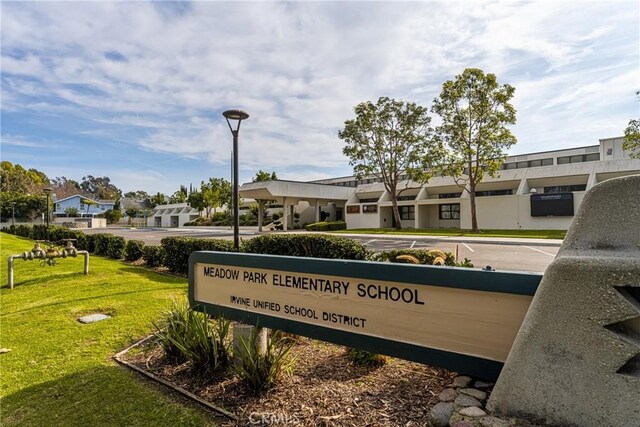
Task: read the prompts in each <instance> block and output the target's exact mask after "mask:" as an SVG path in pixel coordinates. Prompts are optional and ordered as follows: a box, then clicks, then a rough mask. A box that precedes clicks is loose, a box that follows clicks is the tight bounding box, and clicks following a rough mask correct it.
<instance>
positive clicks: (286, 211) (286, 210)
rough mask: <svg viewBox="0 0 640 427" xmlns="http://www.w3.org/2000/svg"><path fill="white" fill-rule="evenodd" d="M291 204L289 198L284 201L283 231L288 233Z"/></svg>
mask: <svg viewBox="0 0 640 427" xmlns="http://www.w3.org/2000/svg"><path fill="white" fill-rule="evenodd" d="M288 227H289V204H288V203H287V198H286V197H285V198H284V199H282V229H283V230H284V231H287V230H288V229H289V228H288Z"/></svg>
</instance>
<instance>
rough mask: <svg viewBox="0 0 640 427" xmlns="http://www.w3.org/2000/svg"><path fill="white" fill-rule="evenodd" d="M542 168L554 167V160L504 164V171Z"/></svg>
mask: <svg viewBox="0 0 640 427" xmlns="http://www.w3.org/2000/svg"><path fill="white" fill-rule="evenodd" d="M567 163H569V162H567ZM540 166H553V159H552V158H548V159H538V160H529V161H526V162H525V161H522V162H511V163H503V164H502V169H503V170H509V169H525V168H537V167H540Z"/></svg>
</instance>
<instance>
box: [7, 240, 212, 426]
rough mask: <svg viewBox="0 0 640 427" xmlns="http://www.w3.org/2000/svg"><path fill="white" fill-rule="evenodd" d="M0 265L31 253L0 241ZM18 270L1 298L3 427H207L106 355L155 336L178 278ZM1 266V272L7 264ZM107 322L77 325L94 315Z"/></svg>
mask: <svg viewBox="0 0 640 427" xmlns="http://www.w3.org/2000/svg"><path fill="white" fill-rule="evenodd" d="M0 244H1V259H2V260H6V259H7V257H8V256H9V255H11V254H18V253H22V252H23V251H25V250H28V249H30V248H31V247H32V246H33V243H32V242H31V241H29V240H27V239H23V238H19V237H15V236H11V235H8V234H5V233H2V234H0ZM82 263H83V259H82V257H78V258H67V259H60V260H58V265H56V266H54V267H49V266H45V267H41V266H39V262H38V261H23V260H21V259H18V260H15V261H14V281H15V287H14V289H13V290H9V289H8V288H7V287H6V281H7V277H6V267H4V266H3V268H2V270H1V271H2V276H1V280H2V282H1V283H2V288H1V289H0V298H1V305H2V311H1V314H0V328H1V329H0V348H9V349H11V351H10V352H8V353H4V354H0V369H1V372H2V375H0V396H2V398H1V399H2V400H1V401H0V403H1V413H0V425H2V426H13V425H21V426H43V425H47V426H86V425H107V426H111V425H114V426H115V425H117V426H124V425H126V426H149V425H154V426H165V425H166V426H174V425H180V426H183V425H184V426H189V425H192V426H203V425H213V424H214V423H213V421H212V418H211V417H210V416H208V415H207V414H206V413H204V412H203V411H201V410H199V408H196V407H195V406H192V405H190V404H187V405H184V404H182V403H179V402H178V401H177V400H175V399H173V398H172V397H170V396H169V395H168V393H167V392H166V391H165V390H164V389H161V388H159V387H157V386H155V385H152V384H151V383H149V382H147V381H145V380H142V379H141V378H139V377H138V376H136V374H134V373H132V372H130V371H128V370H126V369H125V368H123V367H120V366H119V365H117V364H116V363H115V362H114V361H113V359H112V358H111V356H112V355H113V354H115V353H117V352H118V351H120V350H121V349H123V348H124V347H126V346H127V345H129V344H131V343H132V342H134V341H135V340H137V339H138V338H140V337H143V336H145V335H146V334H148V333H149V332H151V331H152V330H153V327H152V325H151V322H152V321H156V320H157V319H158V318H159V317H160V315H161V313H162V312H163V311H164V310H166V309H167V307H168V306H169V303H170V301H171V298H173V297H177V296H184V295H185V293H186V288H187V285H186V281H185V280H184V279H179V278H173V277H169V276H164V275H159V274H155V273H153V272H150V271H148V270H145V269H142V268H135V267H132V266H129V265H127V264H125V263H122V262H117V261H111V260H107V259H103V258H100V257H96V256H92V257H91V260H90V272H89V275H87V276H85V275H84V274H82ZM4 265H5V266H6V264H4ZM97 312H100V313H105V314H109V315H111V316H113V317H112V318H111V319H107V320H104V321H101V322H98V323H93V324H86V325H85V324H81V323H79V322H78V321H77V318H78V317H79V316H82V315H85V314H90V313H97Z"/></svg>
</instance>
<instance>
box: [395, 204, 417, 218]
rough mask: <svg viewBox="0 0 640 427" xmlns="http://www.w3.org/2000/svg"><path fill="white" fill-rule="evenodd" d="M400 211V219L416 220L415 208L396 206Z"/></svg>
mask: <svg viewBox="0 0 640 427" xmlns="http://www.w3.org/2000/svg"><path fill="white" fill-rule="evenodd" d="M398 210H399V211H400V219H416V207H415V206H398Z"/></svg>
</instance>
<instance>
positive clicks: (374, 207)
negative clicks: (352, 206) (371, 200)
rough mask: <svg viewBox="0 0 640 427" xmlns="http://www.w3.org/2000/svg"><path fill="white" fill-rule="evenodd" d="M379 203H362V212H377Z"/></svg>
mask: <svg viewBox="0 0 640 427" xmlns="http://www.w3.org/2000/svg"><path fill="white" fill-rule="evenodd" d="M376 212H378V205H362V213H376Z"/></svg>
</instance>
